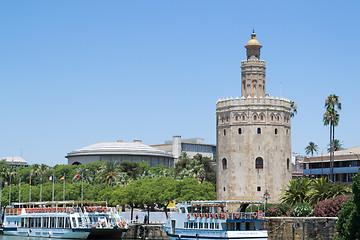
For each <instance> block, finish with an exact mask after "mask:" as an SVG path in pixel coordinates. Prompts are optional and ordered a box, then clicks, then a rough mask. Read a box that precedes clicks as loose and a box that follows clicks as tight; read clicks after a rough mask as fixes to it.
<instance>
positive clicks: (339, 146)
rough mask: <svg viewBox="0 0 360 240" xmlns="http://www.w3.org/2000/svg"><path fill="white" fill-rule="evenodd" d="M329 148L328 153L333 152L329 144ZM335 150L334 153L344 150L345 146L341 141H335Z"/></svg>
mask: <svg viewBox="0 0 360 240" xmlns="http://www.w3.org/2000/svg"><path fill="white" fill-rule="evenodd" d="M328 146H329V147H328V149H327V151H328V152H330V151H331V148H330V145H329V144H328ZM333 148H334V152H336V151H340V150H344V148H343V144H342V143H341V142H340V140H339V139H334V142H333Z"/></svg>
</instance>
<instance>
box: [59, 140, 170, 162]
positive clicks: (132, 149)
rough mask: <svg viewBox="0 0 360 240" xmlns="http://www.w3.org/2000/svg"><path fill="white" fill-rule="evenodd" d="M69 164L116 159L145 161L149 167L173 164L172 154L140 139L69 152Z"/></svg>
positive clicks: (119, 160)
mask: <svg viewBox="0 0 360 240" xmlns="http://www.w3.org/2000/svg"><path fill="white" fill-rule="evenodd" d="M65 157H66V158H67V159H68V164H69V165H79V164H84V165H86V164H87V163H89V162H101V161H117V162H123V161H128V162H138V163H140V162H141V161H143V160H144V161H146V162H147V163H148V164H149V165H150V166H151V167H154V166H156V165H158V164H163V165H165V166H166V167H172V166H173V165H174V159H173V156H172V155H171V154H169V153H167V152H165V151H163V150H160V149H157V148H154V147H151V146H148V145H146V144H143V143H142V142H141V140H134V142H123V141H121V140H120V141H117V142H105V143H96V144H92V145H90V146H87V147H83V148H80V149H77V150H75V151H72V152H69V153H68V154H67V155H66V156H65Z"/></svg>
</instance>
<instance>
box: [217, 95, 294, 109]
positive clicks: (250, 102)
mask: <svg viewBox="0 0 360 240" xmlns="http://www.w3.org/2000/svg"><path fill="white" fill-rule="evenodd" d="M256 105H258V106H260V105H267V106H268V107H271V106H273V107H279V106H281V107H285V108H288V109H290V100H289V99H286V98H278V97H276V98H274V97H269V96H268V95H266V96H265V97H264V98H263V97H259V98H258V97H256V96H255V97H250V96H248V97H247V98H245V97H242V98H241V99H240V98H239V97H236V98H235V99H233V98H232V97H230V98H226V99H224V98H223V99H219V100H218V101H217V102H216V109H221V108H227V107H236V106H244V107H247V106H256Z"/></svg>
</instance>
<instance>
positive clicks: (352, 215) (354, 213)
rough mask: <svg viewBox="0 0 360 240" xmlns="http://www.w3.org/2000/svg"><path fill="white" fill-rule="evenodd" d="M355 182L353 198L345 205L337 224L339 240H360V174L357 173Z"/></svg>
mask: <svg viewBox="0 0 360 240" xmlns="http://www.w3.org/2000/svg"><path fill="white" fill-rule="evenodd" d="M353 180H354V182H353V185H352V191H353V198H351V199H349V200H348V201H346V202H345V203H344V204H343V206H342V210H341V211H340V214H339V218H338V221H337V222H336V229H337V230H338V232H339V236H337V239H338V240H360V231H359V229H360V174H359V173H357V174H356V175H355V177H354V178H353Z"/></svg>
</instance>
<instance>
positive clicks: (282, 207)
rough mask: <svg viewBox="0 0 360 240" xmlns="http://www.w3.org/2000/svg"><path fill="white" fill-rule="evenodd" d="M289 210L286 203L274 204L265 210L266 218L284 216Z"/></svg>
mask: <svg viewBox="0 0 360 240" xmlns="http://www.w3.org/2000/svg"><path fill="white" fill-rule="evenodd" d="M289 209H290V205H288V204H286V203H282V204H274V205H271V206H268V207H267V208H266V216H267V217H279V216H284V215H286V212H287V211H288V210H289Z"/></svg>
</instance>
